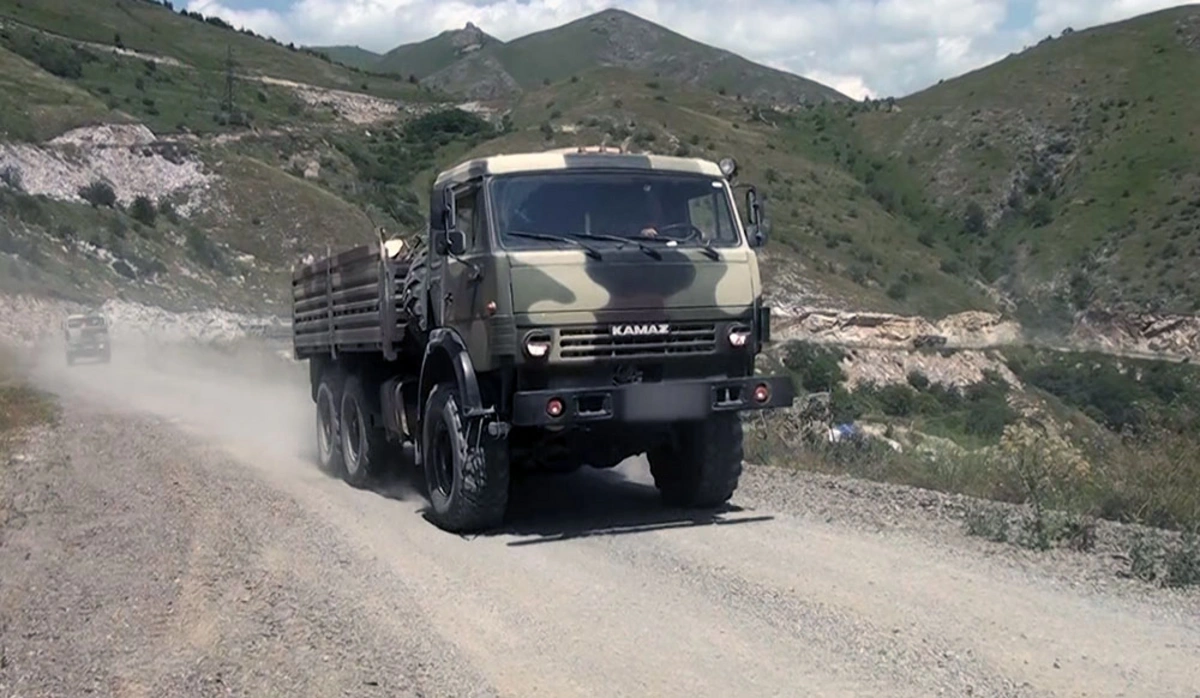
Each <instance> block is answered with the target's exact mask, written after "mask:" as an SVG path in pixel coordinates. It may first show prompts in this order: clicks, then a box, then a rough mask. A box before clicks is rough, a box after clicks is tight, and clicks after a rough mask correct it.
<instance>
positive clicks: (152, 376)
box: [32, 335, 316, 468]
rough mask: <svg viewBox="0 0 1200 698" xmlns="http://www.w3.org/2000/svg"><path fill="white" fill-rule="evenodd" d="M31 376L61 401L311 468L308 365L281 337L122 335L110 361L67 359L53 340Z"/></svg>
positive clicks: (39, 354)
mask: <svg viewBox="0 0 1200 698" xmlns="http://www.w3.org/2000/svg"><path fill="white" fill-rule="evenodd" d="M32 376H33V378H34V380H35V381H36V382H37V383H38V384H40V385H41V386H42V387H43V388H45V389H47V390H50V391H52V392H54V393H56V394H58V395H59V396H60V397H61V398H62V399H63V400H73V399H83V400H87V401H90V402H98V403H101V404H103V405H104V406H106V407H109V408H112V409H114V410H118V411H120V410H135V411H138V412H146V413H150V414H153V415H156V416H159V417H162V418H164V419H167V420H169V421H171V422H174V423H175V424H177V425H179V426H181V427H184V428H186V429H188V430H190V431H194V432H197V433H200V434H202V435H203V436H204V437H205V439H206V440H208V441H210V442H215V443H219V444H220V445H225V446H230V447H234V448H238V449H251V450H253V451H255V452H257V453H260V454H262V455H264V456H270V457H271V459H273V460H274V461H276V462H277V463H289V462H290V463H294V462H295V461H296V460H297V459H302V460H304V461H307V462H308V463H310V464H314V465H313V467H314V468H315V467H316V466H315V460H314V458H313V456H314V451H315V444H314V438H315V437H314V426H313V419H314V411H313V403H312V399H311V397H310V395H309V388H308V370H307V366H306V365H305V364H302V363H297V362H294V361H292V360H291V359H290V346H288V345H286V344H281V343H278V342H276V343H270V342H267V341H265V340H249V339H247V340H238V341H234V342H224V343H208V344H200V343H193V344H188V343H181V342H171V343H167V342H162V341H157V340H156V339H155V338H154V337H153V336H140V335H132V336H129V335H127V336H124V337H121V336H118V337H114V338H113V347H112V360H111V362H110V363H107V364H105V363H102V362H100V361H99V360H97V359H89V358H78V359H76V362H75V365H73V366H68V365H67V361H66V352H65V347H64V345H63V343H62V342H61V341H57V342H51V343H46V344H42V345H40V346H39V347H38V348H37V349H36V350H34V361H33V367H32ZM262 465H267V463H263V464H262ZM289 467H290V466H289Z"/></svg>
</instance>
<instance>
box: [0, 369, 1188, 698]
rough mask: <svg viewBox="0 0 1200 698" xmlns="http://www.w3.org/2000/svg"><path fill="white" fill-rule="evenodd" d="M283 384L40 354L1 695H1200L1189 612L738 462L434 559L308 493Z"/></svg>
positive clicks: (351, 506)
mask: <svg viewBox="0 0 1200 698" xmlns="http://www.w3.org/2000/svg"><path fill="white" fill-rule="evenodd" d="M239 366H240V368H238V367H239ZM304 379H305V374H304V373H303V372H302V371H295V372H292V371H286V370H283V369H282V368H279V369H273V368H270V367H268V366H266V365H265V364H262V365H260V364H254V365H249V364H246V363H244V362H241V361H240V360H238V359H232V358H227V359H221V358H219V357H218V358H213V359H211V360H203V361H201V360H199V359H198V358H197V355H180V356H178V357H176V358H174V359H170V360H168V359H164V358H162V357H161V356H159V357H157V358H156V357H154V356H152V355H148V354H142V353H140V352H139V351H136V350H135V349H134V348H122V347H120V346H118V347H117V351H116V353H115V355H114V360H113V363H112V364H111V365H107V366H105V365H77V366H75V367H73V368H70V369H68V368H67V367H66V366H65V365H64V362H63V361H62V358H61V356H59V355H57V354H50V355H48V356H47V357H46V358H45V360H44V361H43V363H42V365H41V367H40V368H39V369H38V373H37V380H38V381H40V382H41V383H42V384H43V385H44V386H46V387H48V388H50V389H52V390H54V391H56V392H58V393H59V394H60V395H62V396H63V398H64V400H63V402H64V404H65V412H64V417H63V420H62V423H61V424H60V425H59V426H58V427H57V428H55V429H47V430H43V431H41V432H38V433H35V434H33V435H32V436H31V439H30V441H29V442H28V443H27V444H26V445H25V446H24V447H23V450H22V451H21V452H20V453H18V454H16V455H15V456H14V457H13V458H12V459H11V462H10V463H8V464H7V465H5V467H4V469H3V470H0V505H2V506H0V570H3V572H2V574H0V695H4V696H217V695H239V696H251V695H252V696H258V695H264V696H267V695H269V696H275V695H278V696H514V697H518V696H519V697H525V696H552V697H555V698H570V697H573V696H609V697H616V696H639V697H640V696H681V697H682V696H687V697H688V698H702V697H705V696H720V697H722V698H724V697H728V696H935V695H946V696H1147V697H1151V696H1152V697H1154V698H1166V697H1169V696H1182V697H1184V698H1195V697H1196V696H1200V600H1198V599H1197V595H1196V594H1195V593H1170V592H1166V591H1159V590H1155V589H1151V588H1149V587H1148V586H1145V585H1141V584H1140V583H1137V582H1133V581H1128V580H1121V579H1119V578H1117V577H1115V576H1113V575H1112V574H1110V573H1109V572H1108V571H1106V570H1100V569H1099V568H1097V566H1096V564H1097V563H1092V562H1089V561H1088V560H1086V559H1085V557H1086V556H1082V555H1076V554H1074V553H1055V554H1051V555H1042V556H1034V555H1032V554H1026V553H1020V552H1018V551H1015V550H1012V549H1010V548H1005V547H1002V546H998V545H993V544H989V543H983V542H980V541H977V540H973V539H968V538H966V537H965V536H963V535H962V534H961V533H960V532H959V530H958V527H957V526H956V525H954V524H951V523H949V522H946V521H942V520H941V519H939V517H938V515H937V513H936V512H935V511H930V510H925V509H923V508H922V507H921V506H916V505H914V506H913V507H911V509H913V510H912V511H909V510H908V508H905V507H899V506H896V505H895V502H894V500H890V499H887V498H880V497H878V496H877V495H873V494H871V493H872V492H877V489H872V488H874V486H872V487H869V488H867V487H864V488H863V489H862V490H861V492H860V491H858V490H856V489H855V488H856V486H855V485H853V484H845V483H843V484H839V481H834V480H830V479H815V478H813V477H811V476H802V475H793V474H789V473H784V472H781V471H775V470H768V469H763V468H750V469H749V470H748V472H747V475H746V477H745V478H744V479H743V482H742V487H741V488H740V489H739V490H738V492H737V494H736V496H735V499H734V504H735V505H736V506H734V507H732V508H731V510H730V511H727V512H724V513H721V514H719V515H715V516H695V515H689V514H686V513H683V512H679V511H671V510H664V509H663V508H661V507H660V506H659V504H658V502H657V500H656V498H655V493H654V490H653V488H652V487H651V486H650V484H649V480H648V476H647V474H646V472H645V468H644V467H643V466H642V464H640V463H637V462H630V463H626V464H624V465H622V466H621V467H620V468H619V469H617V470H616V471H607V472H597V471H589V472H584V473H580V474H577V475H572V476H565V477H557V478H547V479H537V480H533V481H530V482H527V483H524V484H522V485H521V486H520V487H519V489H518V490H517V493H516V497H517V501H516V503H515V505H514V512H513V516H512V522H511V524H510V525H509V526H507V527H506V528H505V529H504V530H502V531H500V532H498V533H496V534H493V535H487V536H478V537H473V538H467V537H458V536H453V535H449V534H447V533H444V532H442V531H440V530H438V529H437V528H435V527H434V526H433V525H431V524H430V523H428V522H426V521H425V520H424V519H423V518H422V516H421V512H422V508H423V506H424V500H423V499H422V498H421V496H420V495H419V494H418V493H417V492H415V491H414V489H413V488H412V487H410V486H408V485H407V484H406V481H405V480H404V479H395V480H393V481H390V482H387V483H384V484H382V485H381V486H380V487H378V488H376V489H375V490H373V491H369V490H355V489H352V488H350V487H348V486H346V485H344V484H343V483H341V482H340V481H336V480H333V479H330V478H328V477H326V476H324V475H322V474H321V473H320V472H319V471H318V470H317V469H316V467H315V466H314V465H313V464H312V461H311V459H310V457H309V453H310V451H311V450H312V446H311V441H312V436H311V433H312V426H311V425H312V421H313V418H312V403H311V402H310V400H309V398H308V394H307V387H306V384H305V382H304ZM0 465H3V464H0ZM918 499H919V498H918ZM914 501H916V500H914Z"/></svg>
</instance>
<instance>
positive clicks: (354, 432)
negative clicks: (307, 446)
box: [339, 376, 387, 487]
mask: <svg viewBox="0 0 1200 698" xmlns="http://www.w3.org/2000/svg"><path fill="white" fill-rule="evenodd" d="M368 404H369V403H368V402H367V396H366V393H365V392H364V391H363V387H362V381H361V380H359V378H358V377H357V376H351V377H350V378H349V379H347V380H346V385H345V388H343V390H342V400H341V412H340V420H339V421H340V425H339V426H340V436H341V449H342V468H341V475H342V479H343V480H345V481H346V482H347V483H349V484H350V485H353V486H354V487H363V486H365V485H366V484H367V483H369V482H370V481H371V480H372V479H374V478H375V477H376V476H377V475H378V474H379V472H380V471H381V470H382V467H383V463H384V461H385V459H386V450H387V448H386V446H387V443H386V442H387V438H386V436H385V435H384V433H383V430H382V429H379V428H377V427H375V426H373V425H372V424H371V419H370V415H371V412H370V410H369V408H368Z"/></svg>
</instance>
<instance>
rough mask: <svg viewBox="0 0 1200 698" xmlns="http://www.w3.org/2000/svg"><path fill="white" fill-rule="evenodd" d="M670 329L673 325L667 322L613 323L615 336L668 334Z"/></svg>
mask: <svg viewBox="0 0 1200 698" xmlns="http://www.w3.org/2000/svg"><path fill="white" fill-rule="evenodd" d="M670 331H671V326H670V325H668V324H666V323H663V324H661V325H613V326H612V330H611V332H612V335H613V336H614V337H645V336H649V335H659V334H668V333H669V332H670Z"/></svg>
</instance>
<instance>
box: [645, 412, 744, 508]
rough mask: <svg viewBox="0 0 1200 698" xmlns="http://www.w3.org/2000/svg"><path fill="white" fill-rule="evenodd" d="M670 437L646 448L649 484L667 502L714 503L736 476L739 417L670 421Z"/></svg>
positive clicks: (721, 500) (728, 492)
mask: <svg viewBox="0 0 1200 698" xmlns="http://www.w3.org/2000/svg"><path fill="white" fill-rule="evenodd" d="M672 436H673V438H672V439H670V440H669V441H667V442H666V443H663V444H661V445H659V446H657V447H655V448H653V449H651V450H650V451H649V452H648V453H647V454H646V456H647V460H649V461H650V474H651V475H653V476H654V486H655V487H657V488H658V491H659V493H660V494H661V495H662V499H663V502H664V503H665V504H667V505H669V506H677V507H684V508H689V509H709V508H714V507H719V506H721V505H722V504H724V503H725V502H727V501H729V498H730V497H732V496H733V492H734V490H736V489H737V486H738V479H739V478H740V477H741V476H742V456H743V452H742V422H741V419H739V418H738V415H736V414H715V415H713V416H711V417H709V418H708V419H706V420H704V421H699V422H683V423H680V424H678V425H676V427H675V429H674V434H673V435H672Z"/></svg>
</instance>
